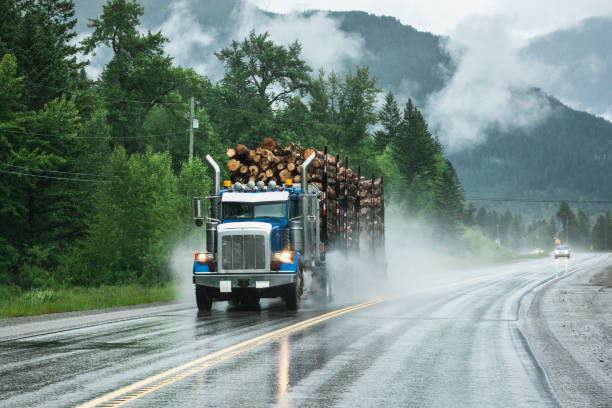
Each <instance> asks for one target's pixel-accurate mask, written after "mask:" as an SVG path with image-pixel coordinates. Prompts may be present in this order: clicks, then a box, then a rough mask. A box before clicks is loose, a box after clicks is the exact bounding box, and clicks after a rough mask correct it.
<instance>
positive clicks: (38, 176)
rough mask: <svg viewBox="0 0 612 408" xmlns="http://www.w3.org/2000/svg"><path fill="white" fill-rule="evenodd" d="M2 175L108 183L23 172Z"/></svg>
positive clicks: (105, 181)
mask: <svg viewBox="0 0 612 408" xmlns="http://www.w3.org/2000/svg"><path fill="white" fill-rule="evenodd" d="M0 173H5V174H13V175H17V176H27V177H37V178H44V179H54V180H70V181H85V182H91V183H108V180H91V179H82V178H69V177H55V176H44V175H42V174H29V173H21V172H16V171H8V170H0Z"/></svg>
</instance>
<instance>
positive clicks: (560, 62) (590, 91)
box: [523, 17, 612, 120]
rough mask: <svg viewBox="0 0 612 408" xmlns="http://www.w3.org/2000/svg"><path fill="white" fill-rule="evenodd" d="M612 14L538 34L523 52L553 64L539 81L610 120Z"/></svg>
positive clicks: (585, 108) (611, 112)
mask: <svg viewBox="0 0 612 408" xmlns="http://www.w3.org/2000/svg"><path fill="white" fill-rule="evenodd" d="M611 38H612V18H604V17H597V18H595V17H594V18H589V19H586V20H583V21H582V22H581V23H580V24H578V25H576V26H574V27H570V28H567V29H563V30H558V31H555V32H552V33H550V34H547V35H544V36H540V37H537V38H535V39H533V40H532V41H530V43H529V45H528V46H527V47H525V49H523V54H524V55H526V56H529V57H530V58H533V59H534V60H536V61H538V62H540V63H543V64H546V65H548V66H549V67H551V68H552V71H553V73H554V74H553V75H550V76H548V78H547V79H546V80H545V81H543V83H541V84H534V85H538V86H541V87H542V89H544V90H545V91H546V92H548V93H552V94H554V95H555V96H557V97H559V98H560V99H561V100H563V101H566V102H567V103H569V104H570V105H571V106H573V107H575V108H579V109H584V110H587V111H589V112H591V113H594V114H596V115H599V116H603V117H605V118H607V119H608V120H612V87H611V86H610V84H611V83H612V47H610V39H611Z"/></svg>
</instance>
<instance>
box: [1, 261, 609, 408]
mask: <svg viewBox="0 0 612 408" xmlns="http://www.w3.org/2000/svg"><path fill="white" fill-rule="evenodd" d="M600 261H601V258H600V257H598V256H597V255H584V256H576V257H574V258H572V259H571V260H570V261H565V260H559V261H553V260H552V259H549V258H547V259H540V260H535V261H529V262H521V263H515V264H511V265H504V266H498V267H493V268H486V269H479V270H473V271H463V272H456V273H447V274H438V275H436V276H435V277H430V278H427V279H420V280H419V281H418V282H417V280H415V281H414V282H411V283H410V284H407V283H406V282H403V285H405V286H402V285H400V284H397V285H391V286H392V287H393V288H394V293H396V294H401V296H397V297H394V298H390V299H389V298H386V300H385V301H383V302H380V303H377V304H373V305H366V306H363V307H361V308H359V309H357V310H352V311H348V312H346V313H344V314H341V315H338V316H331V317H329V318H327V319H326V320H321V321H317V320H312V321H309V322H312V324H311V323H308V324H309V325H308V326H306V327H302V328H300V327H297V328H296V329H295V330H294V331H293V332H290V333H283V332H281V333H280V334H278V335H276V337H271V338H270V337H265V336H266V335H267V334H268V333H270V332H272V331H274V330H277V329H282V328H284V327H286V326H289V325H292V324H295V323H296V322H306V321H308V319H311V318H313V317H317V316H320V315H323V314H325V313H328V312H332V311H334V310H338V309H341V308H343V307H345V306H350V305H352V304H356V303H359V302H360V301H356V300H353V301H348V300H345V301H344V303H342V304H334V305H328V306H325V307H317V306H314V305H312V304H308V303H307V304H306V305H305V306H304V308H303V309H301V310H300V311H298V312H287V311H285V310H284V306H283V304H282V303H281V302H280V300H279V301H269V302H264V301H262V307H261V310H259V311H257V310H240V309H229V310H228V309H227V308H226V306H225V303H221V304H216V305H215V310H213V312H211V313H208V314H201V315H198V313H197V311H196V310H195V309H194V308H185V309H183V310H176V307H175V308H174V310H171V311H168V312H166V313H164V312H161V313H159V314H155V315H152V316H147V317H143V318H140V319H130V320H124V321H117V322H110V323H103V324H97V325H95V326H91V327H83V328H78V329H71V330H67V331H61V332H56V333H50V334H44V335H35V336H31V337H23V338H19V339H14V340H9V341H4V342H0V406H2V407H4V406H6V407H26V406H28V407H29V406H50V407H60V406H77V405H79V404H84V403H87V402H88V401H91V400H93V399H95V398H98V397H101V396H103V395H105V394H107V393H111V392H113V391H116V390H118V389H120V388H122V387H125V386H128V385H130V384H133V383H136V382H138V381H141V380H145V379H149V380H150V381H149V380H147V381H146V382H145V383H143V384H141V385H140V387H136V388H134V390H133V391H130V392H128V394H130V395H131V396H130V397H129V398H128V399H129V401H128V400H124V401H127V403H126V404H125V405H126V406H130V407H132V406H133V407H139V406H146V407H149V406H163V407H166V406H198V407H208V406H210V407H219V406H237V405H249V406H269V405H274V406H282V407H285V406H313V407H315V406H346V407H349V406H350V407H353V406H368V407H369V406H414V407H424V406H431V407H457V406H482V407H511V406H512V407H520V406H538V407H539V406H544V407H548V406H558V402H557V400H556V398H555V396H554V395H553V394H552V392H551V391H550V388H549V386H548V383H547V380H546V378H545V376H544V375H543V373H542V371H541V369H540V368H539V367H538V365H537V364H536V363H535V361H534V359H533V356H532V355H531V352H530V350H529V348H528V346H527V344H526V342H525V340H524V338H523V336H522V335H521V333H520V331H519V330H518V329H517V319H518V309H519V305H520V301H521V298H522V297H523V296H524V295H525V294H526V293H528V292H529V291H531V290H532V289H533V288H534V287H536V286H537V285H539V284H541V283H543V282H546V281H548V280H550V279H552V278H554V277H555V276H560V275H563V274H566V273H571V272H574V271H576V270H580V269H583V268H589V267H591V266H593V265H595V264H596V263H598V262H600ZM393 279H394V277H393V276H391V280H392V281H393ZM388 294H389V292H388V293H387V295H388ZM379 298H380V297H379ZM41 324H42V323H41ZM10 330H11V327H3V328H2V329H0V337H1V334H2V332H4V334H7V331H10ZM258 336H264V340H265V341H263V340H262V341H261V344H259V343H257V342H255V343H253V342H251V343H247V347H246V349H233V350H232V349H230V350H226V349H227V348H228V347H232V346H234V345H236V344H238V343H240V342H244V341H247V342H248V341H249V340H250V339H253V338H256V337H258ZM215 352H219V353H217V354H218V355H220V356H221V357H220V358H219V359H217V360H206V359H203V360H202V358H203V357H205V356H208V355H210V354H211V353H215ZM232 352H235V354H232ZM213 357H214V356H213ZM196 359H201V360H202V361H205V360H206V361H208V362H207V364H208V365H205V366H198V365H190V364H192V362H193V361H194V360H196ZM181 365H186V366H184V367H182V368H181V367H180V366H181ZM176 367H179V369H178V370H176V371H175V372H174V373H173V375H175V374H177V373H178V374H181V373H182V376H179V377H177V378H174V379H172V380H171V381H167V382H166V383H160V382H159V381H160V380H161V381H163V380H164V379H167V378H168V377H167V376H164V377H163V378H161V377H160V378H154V379H151V377H153V376H156V375H158V374H160V373H164V372H166V371H167V370H170V369H173V368H176ZM188 369H190V370H191V372H189V373H187V370H188ZM143 387H144V388H146V387H149V389H148V390H145V391H146V392H144V391H143ZM120 397H121V396H120V395H119V396H116V397H115V398H110V399H106V400H105V403H109V402H112V401H116V399H117V398H120Z"/></svg>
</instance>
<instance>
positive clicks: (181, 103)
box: [25, 78, 185, 106]
mask: <svg viewBox="0 0 612 408" xmlns="http://www.w3.org/2000/svg"><path fill="white" fill-rule="evenodd" d="M25 81H26V82H28V83H30V84H32V85H35V86H39V87H43V88H48V89H53V90H55V91H61V92H65V93H69V94H71V95H76V96H83V94H82V93H81V92H75V91H71V90H69V89H65V88H58V87H56V86H50V85H44V84H40V83H38V82H34V81H31V80H29V79H27V78H25ZM87 91H92V89H86V90H83V91H82V92H87ZM86 96H90V97H92V98H96V99H101V100H107V101H113V102H129V103H141V104H145V105H153V104H156V105H181V106H183V105H185V102H161V101H156V100H152V101H143V100H138V99H121V98H111V97H107V96H100V95H90V94H87V95H86Z"/></svg>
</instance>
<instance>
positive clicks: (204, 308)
mask: <svg viewBox="0 0 612 408" xmlns="http://www.w3.org/2000/svg"><path fill="white" fill-rule="evenodd" d="M195 292H196V304H197V305H198V310H199V311H200V312H210V310H211V309H212V298H211V297H210V296H209V295H208V291H207V290H206V286H201V285H196V288H195Z"/></svg>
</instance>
